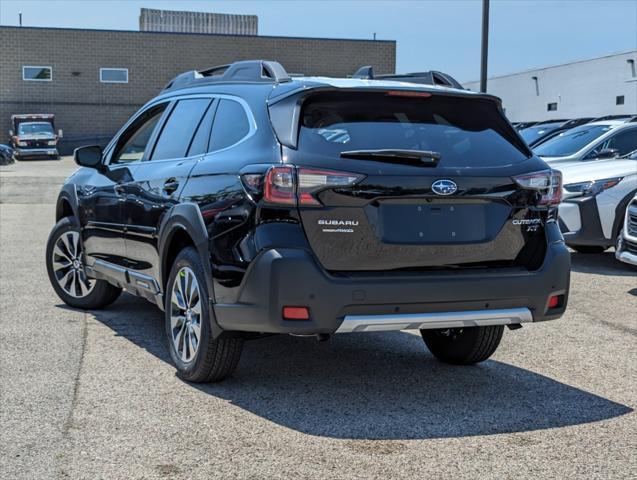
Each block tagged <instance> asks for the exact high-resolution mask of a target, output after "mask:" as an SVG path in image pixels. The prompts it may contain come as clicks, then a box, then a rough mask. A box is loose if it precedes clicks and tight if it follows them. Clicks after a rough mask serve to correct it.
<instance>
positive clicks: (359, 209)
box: [283, 90, 552, 271]
mask: <svg viewBox="0 0 637 480" xmlns="http://www.w3.org/2000/svg"><path fill="white" fill-rule="evenodd" d="M298 118H299V128H298V145H297V148H288V147H284V152H283V153H284V159H285V160H286V161H287V162H289V163H290V164H293V165H295V166H296V172H297V183H298V188H297V191H298V203H299V207H298V208H299V215H300V218H301V222H302V224H303V228H304V231H305V233H306V235H307V238H308V241H309V244H310V246H311V248H312V250H313V251H314V253H315V255H316V256H317V258H318V260H319V261H320V262H321V264H322V265H323V266H324V267H325V268H326V269H327V270H330V271H378V270H403V269H423V268H432V267H434V268H440V267H449V268H458V267H485V266H510V265H519V266H524V267H527V268H538V267H539V266H540V264H541V261H542V259H543V256H544V251H545V237H544V224H545V221H546V219H547V208H546V207H542V206H541V205H539V204H540V203H541V202H542V201H543V200H542V199H543V198H545V197H546V195H544V196H543V195H542V193H546V191H544V190H543V191H539V190H538V189H537V186H538V185H539V183H538V182H540V183H541V181H542V175H544V176H545V177H544V178H546V175H547V172H546V169H547V166H546V164H544V163H543V162H542V161H541V160H539V159H537V158H536V157H533V156H532V154H531V152H530V151H529V150H528V148H527V147H526V145H525V144H524V142H523V141H522V140H521V139H520V137H519V136H518V135H517V134H516V133H515V131H514V130H513V128H512V127H511V126H510V125H509V123H508V122H507V121H506V119H505V118H504V116H503V115H502V113H501V111H500V109H499V107H498V104H497V102H496V101H495V100H490V99H486V98H484V97H477V96H475V97H472V96H470V95H466V94H465V95H453V94H437V93H434V94H432V93H425V92H409V91H404V90H398V91H382V92H379V91H374V92H342V91H329V92H321V93H316V94H314V95H312V96H309V97H308V98H306V99H305V101H304V102H303V104H302V108H301V110H300V115H299V117H298ZM537 171H543V173H542V174H540V176H539V177H537V176H533V175H531V176H530V177H528V176H525V174H528V173H531V172H537ZM548 178H549V180H548V181H550V179H551V178H552V177H551V175H550V173H549V174H548Z"/></svg>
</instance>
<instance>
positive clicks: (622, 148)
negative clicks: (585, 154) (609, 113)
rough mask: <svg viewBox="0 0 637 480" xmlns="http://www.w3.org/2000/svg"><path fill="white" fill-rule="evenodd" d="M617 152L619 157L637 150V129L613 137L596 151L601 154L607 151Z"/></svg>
mask: <svg viewBox="0 0 637 480" xmlns="http://www.w3.org/2000/svg"><path fill="white" fill-rule="evenodd" d="M609 148H611V149H613V150H617V155H619V156H622V155H626V154H628V153H630V152H632V151H633V150H636V149H637V128H631V129H628V130H624V131H623V132H619V133H617V135H613V136H612V137H610V138H609V139H608V140H606V141H605V142H603V143H602V145H600V147H598V148H596V149H595V150H596V151H597V153H599V152H600V151H602V150H606V149H609Z"/></svg>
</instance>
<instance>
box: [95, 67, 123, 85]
mask: <svg viewBox="0 0 637 480" xmlns="http://www.w3.org/2000/svg"><path fill="white" fill-rule="evenodd" d="M100 82H102V83H128V68H100Z"/></svg>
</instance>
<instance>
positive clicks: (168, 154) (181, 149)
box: [151, 98, 212, 160]
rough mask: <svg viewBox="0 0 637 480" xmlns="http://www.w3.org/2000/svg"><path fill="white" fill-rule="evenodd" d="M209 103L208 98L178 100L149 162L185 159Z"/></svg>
mask: <svg viewBox="0 0 637 480" xmlns="http://www.w3.org/2000/svg"><path fill="white" fill-rule="evenodd" d="M211 101H212V100H211V99H209V98H193V99H187V100H179V102H177V105H175V108H173V110H172V112H171V113H170V117H168V120H166V123H165V124H164V127H163V128H162V131H161V133H160V134H159V138H158V139H157V143H156V145H155V149H154V150H153V155H152V157H151V160H164V159H167V158H182V157H185V156H186V152H187V150H188V147H189V146H190V141H191V140H192V138H193V135H194V133H195V129H196V128H197V126H198V125H199V123H200V121H201V119H202V117H203V114H204V112H205V111H206V109H207V108H208V106H209V105H210V102H211Z"/></svg>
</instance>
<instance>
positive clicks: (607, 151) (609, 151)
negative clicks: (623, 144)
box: [597, 148, 619, 158]
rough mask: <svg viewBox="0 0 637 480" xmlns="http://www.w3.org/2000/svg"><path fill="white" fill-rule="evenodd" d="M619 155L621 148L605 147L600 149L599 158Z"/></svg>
mask: <svg viewBox="0 0 637 480" xmlns="http://www.w3.org/2000/svg"><path fill="white" fill-rule="evenodd" d="M618 155H619V150H617V149H616V148H604V149H602V150H600V151H599V153H598V154H597V158H615V157H616V156H618Z"/></svg>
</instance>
